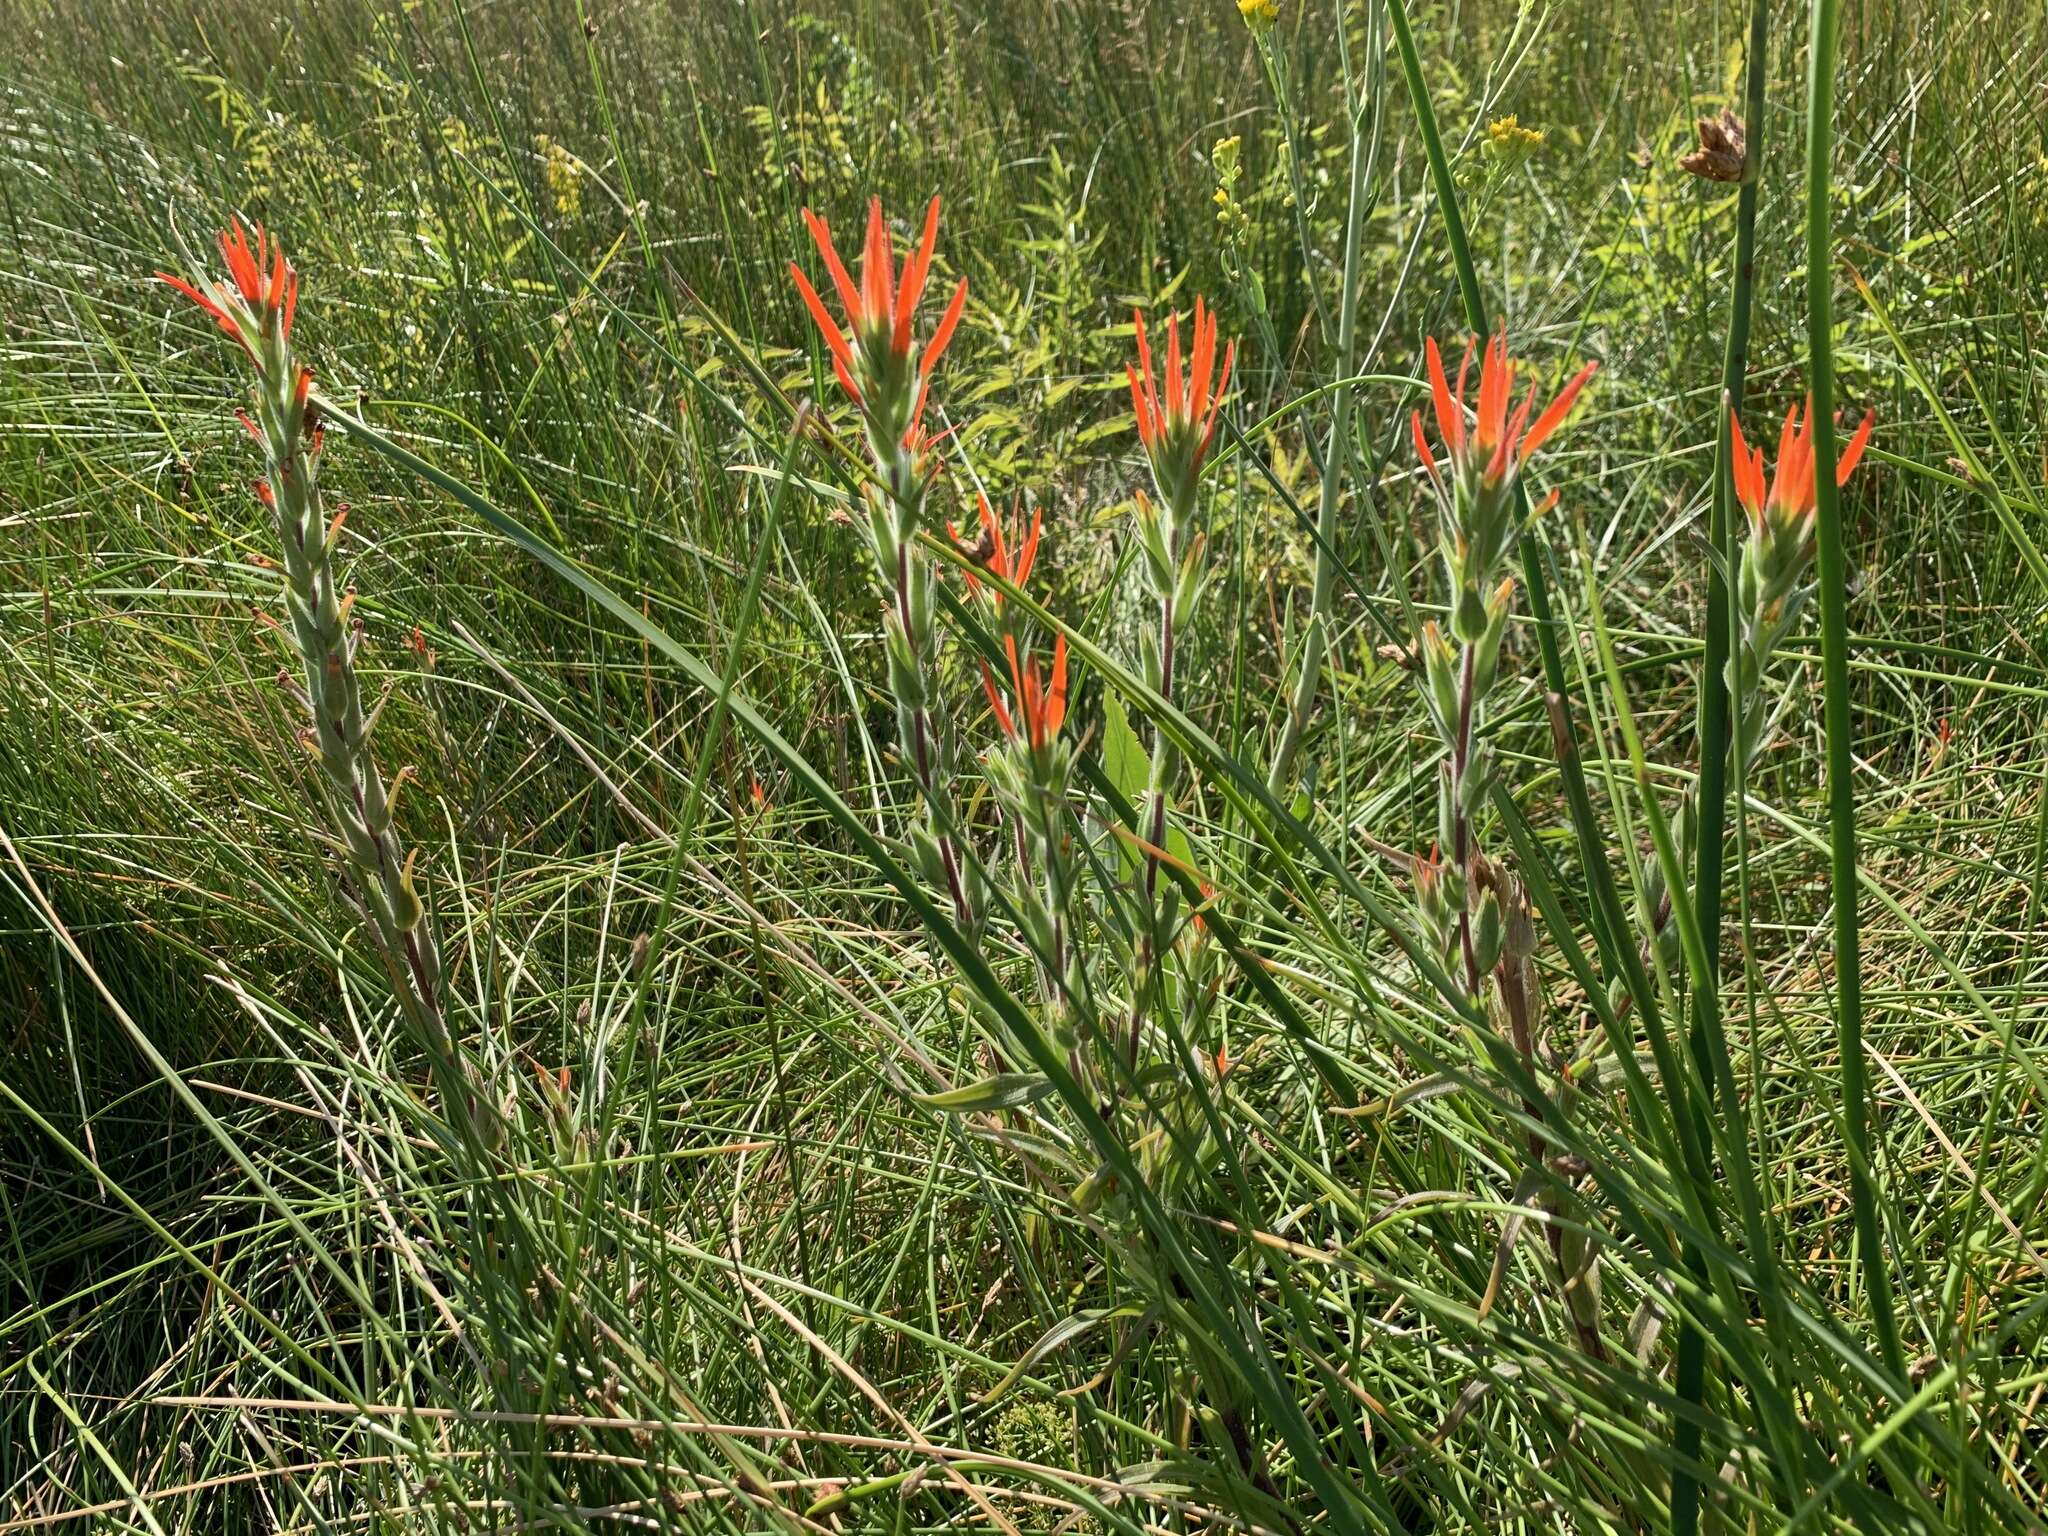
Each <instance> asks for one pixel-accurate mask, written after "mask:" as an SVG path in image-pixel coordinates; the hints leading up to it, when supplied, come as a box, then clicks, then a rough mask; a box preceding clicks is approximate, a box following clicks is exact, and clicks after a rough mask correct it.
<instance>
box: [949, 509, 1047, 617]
mask: <svg viewBox="0 0 2048 1536" xmlns="http://www.w3.org/2000/svg"><path fill="white" fill-rule="evenodd" d="M974 499H975V502H976V504H977V505H978V506H979V508H980V510H981V532H982V537H983V540H984V545H985V547H986V548H987V549H988V550H989V555H988V560H987V565H988V568H989V570H990V571H992V572H993V573H994V574H995V575H997V576H1000V577H1001V578H1002V579H1003V580H1004V581H1007V582H1009V583H1010V585H1012V586H1014V587H1020V588H1021V587H1022V586H1023V585H1024V584H1025V583H1026V582H1027V581H1029V580H1030V579H1031V567H1032V565H1033V564H1034V563H1036V561H1037V559H1038V536H1039V534H1040V533H1041V532H1043V531H1044V526H1045V509H1044V508H1042V507H1034V508H1033V509H1032V512H1031V527H1030V529H1029V531H1028V532H1027V531H1026V529H1025V527H1024V522H1023V509H1022V507H1021V506H1018V507H1015V508H1013V510H1014V511H1015V512H1016V514H1017V519H1018V520H1017V524H1016V526H1015V527H1014V528H1013V529H1012V530H1011V531H1010V533H1009V535H1008V536H1007V537H1005V535H1004V533H1003V525H1002V522H1001V520H1000V519H998V518H997V516H996V515H995V512H994V510H993V509H991V508H990V506H989V504H988V497H986V496H984V495H983V494H982V493H981V492H979V491H976V492H975V493H974ZM946 527H947V530H948V531H949V532H950V533H952V535H953V539H954V542H955V543H958V542H959V538H960V534H959V530H958V529H955V528H954V527H953V526H952V524H950V523H948V524H947V525H946ZM965 574H966V576H967V590H968V591H970V592H978V591H980V590H981V583H980V582H978V581H976V580H975V578H974V572H973V571H971V570H970V571H968V572H966V573H965ZM995 599H996V604H997V606H999V607H1000V606H1001V604H1002V601H1003V594H1002V593H1001V592H1000V591H998V592H996V594H995Z"/></svg>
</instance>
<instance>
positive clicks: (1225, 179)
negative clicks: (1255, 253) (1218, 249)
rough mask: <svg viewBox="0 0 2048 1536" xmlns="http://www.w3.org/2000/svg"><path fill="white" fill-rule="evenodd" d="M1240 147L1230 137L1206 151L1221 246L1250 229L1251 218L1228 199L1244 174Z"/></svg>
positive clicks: (1236, 139) (1240, 206) (1237, 202)
mask: <svg viewBox="0 0 2048 1536" xmlns="http://www.w3.org/2000/svg"><path fill="white" fill-rule="evenodd" d="M1242 147H1243V140H1241V139H1240V138H1238V137H1237V136H1236V135H1234V134H1233V135H1232V136H1231V137H1230V138H1227V139H1218V140H1217V141H1216V145H1215V147H1214V148H1213V149H1211V150H1210V151H1209V161H1210V163H1211V164H1212V165H1214V166H1215V167H1216V198H1215V201H1216V228H1217V231H1218V232H1219V233H1220V234H1221V235H1222V237H1223V243H1224V244H1225V245H1233V244H1235V243H1236V242H1237V240H1238V239H1239V238H1240V237H1241V236H1242V235H1243V234H1244V232H1245V230H1246V229H1247V228H1249V227H1250V225H1251V217H1250V215H1248V214H1247V213H1246V212H1245V211H1244V204H1242V203H1240V202H1239V201H1238V200H1237V199H1236V198H1235V197H1233V196H1232V195H1231V188H1233V187H1235V186H1236V185H1237V179H1238V177H1240V176H1242V175H1243V174H1244V167H1243V165H1242V164H1240V163H1239V159H1238V152H1239V150H1240V149H1241V148H1242Z"/></svg>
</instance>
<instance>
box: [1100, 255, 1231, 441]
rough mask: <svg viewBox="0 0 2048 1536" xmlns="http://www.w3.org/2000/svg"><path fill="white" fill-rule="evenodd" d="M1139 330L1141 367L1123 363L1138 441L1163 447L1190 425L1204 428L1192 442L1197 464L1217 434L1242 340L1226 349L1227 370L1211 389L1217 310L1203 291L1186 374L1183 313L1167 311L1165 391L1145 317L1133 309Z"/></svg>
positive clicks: (1224, 360) (1196, 308) (1225, 362)
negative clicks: (1154, 366) (1154, 368)
mask: <svg viewBox="0 0 2048 1536" xmlns="http://www.w3.org/2000/svg"><path fill="white" fill-rule="evenodd" d="M1131 318H1132V320H1133V321H1134V322H1135V323H1136V325H1137V330H1138V367H1135V368H1134V367H1132V366H1131V365H1130V364H1129V363H1126V364H1124V373H1125V375H1126V376H1127V377H1128V378H1129V379H1130V381H1131V410H1132V412H1133V413H1134V414H1135V415H1136V416H1137V418H1138V441H1139V442H1141V443H1143V444H1144V445H1145V447H1146V449H1147V451H1152V450H1154V449H1156V448H1158V447H1159V446H1160V445H1161V444H1162V443H1165V442H1167V441H1169V440H1171V439H1173V438H1176V437H1178V436H1179V435H1180V434H1182V433H1185V432H1187V431H1189V430H1190V429H1199V430H1198V433H1197V435H1196V437H1195V439H1194V443H1193V447H1192V450H1191V451H1192V455H1193V460H1194V462H1193V465H1192V468H1195V469H1199V468H1201V464H1202V460H1203V458H1205V457H1206V456H1207V454H1208V452H1209V444H1210V442H1211V441H1212V440H1213V439H1214V438H1215V436H1216V417H1217V414H1218V412H1220V411H1221V410H1222V408H1223V397H1224V395H1226V394H1227V393H1229V390H1230V369H1231V365H1232V364H1233V363H1234V362H1235V361H1236V360H1237V343H1236V342H1234V341H1233V342H1231V343H1230V344H1229V345H1228V346H1226V347H1225V348H1224V349H1223V371H1222V374H1221V375H1220V377H1218V378H1217V379H1216V384H1215V389H1214V391H1213V392H1212V391H1211V389H1210V387H1209V386H1210V376H1211V375H1212V374H1213V373H1214V372H1215V368H1216V316H1215V314H1214V313H1213V312H1211V310H1210V309H1209V306H1208V304H1207V303H1206V302H1205V301H1204V300H1203V299H1202V298H1200V297H1199V296H1198V297H1197V298H1196V299H1195V327H1194V334H1193V337H1192V338H1191V342H1192V345H1191V351H1190V355H1189V359H1188V367H1187V371H1186V373H1185V375H1184V374H1183V373H1182V370H1181V352H1180V316H1179V315H1178V314H1177V313H1176V314H1174V315H1172V316H1170V317H1168V319H1167V322H1166V326H1167V330H1166V373H1165V385H1166V392H1165V395H1164V398H1162V397H1161V395H1160V391H1159V387H1158V384H1157V383H1156V382H1155V381H1154V379H1153V374H1152V345H1151V341H1150V339H1149V338H1148V337H1147V336H1146V334H1145V317H1144V315H1143V314H1141V313H1139V312H1137V311H1135V310H1134V311H1132V313H1131Z"/></svg>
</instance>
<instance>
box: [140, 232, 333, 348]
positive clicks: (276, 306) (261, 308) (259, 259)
mask: <svg viewBox="0 0 2048 1536" xmlns="http://www.w3.org/2000/svg"><path fill="white" fill-rule="evenodd" d="M218 243H219V245H220V254H221V258H222V259H223V260H224V261H226V263H227V267H228V278H229V281H230V283H231V285H232V286H223V285H221V284H219V283H216V282H214V281H213V279H211V278H209V277H203V276H202V277H201V278H199V280H198V281H197V282H196V283H195V282H188V281H186V279H184V278H182V277H178V276H175V275H173V274H172V273H169V272H159V273H157V277H158V278H159V279H160V280H162V281H163V282H166V283H169V284H170V285H171V286H172V287H173V288H175V289H177V290H178V291H179V292H180V293H182V294H184V295H185V296H186V297H187V298H189V299H191V300H192V302H193V303H195V304H197V305H198V306H199V307H200V308H201V309H203V310H205V311H206V312H207V313H208V314H209V315H211V316H213V318H214V320H215V321H216V322H217V323H218V324H219V326H220V328H221V329H222V330H223V331H225V332H227V334H228V335H229V336H231V337H233V338H234V340H235V342H236V344H237V345H239V346H240V347H241V349H242V350H243V351H244V352H246V353H248V354H249V356H250V357H251V358H252V359H254V358H255V356H256V351H255V343H256V342H258V341H260V340H261V339H262V338H263V337H264V335H265V334H266V333H267V330H268V327H269V325H270V322H271V319H272V317H273V316H274V317H276V320H277V334H278V336H279V337H281V338H283V339H287V340H288V339H290V337H291V334H292V317H293V315H294V314H296V313H297V311H298V307H299V274H298V272H297V271H296V270H295V269H294V268H293V266H292V264H291V263H290V262H288V261H286V260H285V259H284V245H283V242H281V241H273V240H272V239H271V238H270V237H269V235H268V234H267V233H266V232H265V231H264V228H263V226H262V225H261V224H258V225H257V226H256V243H255V245H253V246H252V245H250V243H249V232H248V231H247V230H246V229H244V228H243V227H242V221H241V220H240V219H239V218H237V219H234V220H232V221H231V222H230V223H229V225H228V227H227V228H226V229H224V230H222V231H221V233H220V235H219V237H218Z"/></svg>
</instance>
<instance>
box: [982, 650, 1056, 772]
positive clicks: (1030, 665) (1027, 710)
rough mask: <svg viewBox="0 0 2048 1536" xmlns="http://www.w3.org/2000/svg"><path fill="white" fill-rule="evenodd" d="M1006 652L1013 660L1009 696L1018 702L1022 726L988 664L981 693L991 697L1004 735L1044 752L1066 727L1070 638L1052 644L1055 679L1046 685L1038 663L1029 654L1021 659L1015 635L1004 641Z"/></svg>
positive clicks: (985, 664) (984, 666)
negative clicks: (1005, 701) (998, 688)
mask: <svg viewBox="0 0 2048 1536" xmlns="http://www.w3.org/2000/svg"><path fill="white" fill-rule="evenodd" d="M1003 649H1004V650H1005V651H1006V652H1007V653H1008V655H1009V658H1010V696H1011V697H1012V698H1013V699H1015V700H1016V702H1017V706H1018V714H1021V715H1022V716H1023V721H1022V724H1021V725H1020V724H1019V722H1018V720H1017V717H1016V716H1015V715H1012V714H1011V713H1010V710H1009V708H1008V707H1007V706H1006V705H1005V704H1004V703H1003V696H1002V694H1001V693H999V692H998V691H997V689H996V680H995V677H994V676H993V675H992V674H991V673H990V672H989V669H988V663H987V662H983V663H982V664H981V687H982V691H983V692H984V693H986V694H987V695H988V702H989V707H990V708H991V709H993V710H994V711H995V716H996V723H997V724H998V725H1000V726H1001V727H1002V728H1003V734H1004V735H1005V736H1007V737H1009V738H1010V740H1011V741H1013V742H1019V743H1022V744H1024V745H1028V746H1029V747H1030V748H1031V750H1032V751H1033V752H1043V751H1045V749H1046V748H1047V747H1048V746H1050V745H1051V744H1052V741H1053V738H1054V737H1056V736H1058V735H1059V733H1060V727H1061V726H1062V725H1063V724H1065V723H1066V718H1067V637H1066V636H1065V635H1061V636H1059V638H1058V639H1056V640H1055V641H1054V642H1053V647H1052V677H1051V679H1050V681H1048V682H1044V683H1041V682H1040V681H1039V672H1038V662H1037V659H1036V658H1035V657H1033V656H1032V655H1031V653H1030V652H1029V651H1026V652H1025V653H1024V654H1023V656H1022V658H1021V659H1020V658H1019V656H1018V652H1017V640H1016V637H1015V636H1014V635H1005V636H1004V637H1003Z"/></svg>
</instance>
